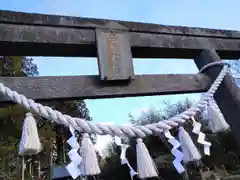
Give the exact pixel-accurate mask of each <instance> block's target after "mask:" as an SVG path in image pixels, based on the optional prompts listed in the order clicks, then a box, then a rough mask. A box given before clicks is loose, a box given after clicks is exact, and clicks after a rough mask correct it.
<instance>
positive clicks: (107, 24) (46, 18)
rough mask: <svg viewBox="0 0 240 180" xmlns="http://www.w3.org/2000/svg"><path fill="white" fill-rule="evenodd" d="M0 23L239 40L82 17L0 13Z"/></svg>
mask: <svg viewBox="0 0 240 180" xmlns="http://www.w3.org/2000/svg"><path fill="white" fill-rule="evenodd" d="M0 23H11V24H25V25H41V26H56V27H77V28H92V29H95V28H113V29H125V30H127V31H131V32H144V33H145V32H147V33H160V34H172V35H184V36H205V37H221V38H237V39H239V38H240V33H239V31H232V30H219V29H205V28H196V27H195V28H192V27H184V26H166V25H159V24H150V23H137V22H127V21H114V20H107V19H94V18H83V17H70V16H58V15H47V14H35V13H34V14H33V13H23V12H13V11H0Z"/></svg>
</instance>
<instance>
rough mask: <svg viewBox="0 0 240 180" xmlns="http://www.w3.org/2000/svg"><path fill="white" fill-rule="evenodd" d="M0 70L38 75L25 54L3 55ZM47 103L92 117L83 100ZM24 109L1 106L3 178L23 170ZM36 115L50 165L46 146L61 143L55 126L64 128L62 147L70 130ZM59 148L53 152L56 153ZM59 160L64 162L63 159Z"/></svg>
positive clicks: (0, 165) (0, 174) (44, 162)
mask: <svg viewBox="0 0 240 180" xmlns="http://www.w3.org/2000/svg"><path fill="white" fill-rule="evenodd" d="M0 73H1V74H0V75H1V76H18V77H21V76H37V75H39V72H38V68H37V65H36V64H34V61H33V59H32V58H27V57H23V56H1V57H0ZM44 104H45V105H48V106H50V107H52V108H54V109H57V110H59V111H61V112H62V113H65V114H68V115H70V116H73V117H81V118H85V119H86V120H91V118H90V115H89V111H88V109H87V107H86V104H85V102H84V101H48V102H44ZM25 113H26V110H25V109H24V108H22V107H20V106H19V105H7V106H5V105H4V106H0V120H1V121H0V125H1V126H0V179H1V177H2V178H4V179H8V178H10V179H14V178H16V177H20V176H19V175H20V174H18V173H19V172H20V171H19V170H20V169H19V167H20V166H19V164H20V157H19V156H18V144H19V140H20V138H21V128H22V123H23V119H24V116H25ZM36 119H37V121H38V126H39V134H40V137H41V143H42V144H43V146H44V150H43V152H41V153H40V155H41V156H42V158H41V160H42V162H41V164H42V167H44V166H48V161H47V160H48V157H49V154H48V153H46V150H47V149H48V147H47V146H49V145H50V144H52V143H53V144H54V145H53V146H54V147H55V148H56V147H57V146H59V144H56V143H57V141H56V130H59V129H61V130H63V132H64V133H63V134H62V136H61V138H62V140H63V141H64V142H63V145H61V146H60V149H64V146H65V145H64V144H66V143H65V140H66V139H67V137H66V136H68V133H69V132H68V129H67V128H64V127H63V126H56V125H55V126H53V125H54V124H52V123H51V122H49V121H46V120H45V119H42V118H40V117H37V116H36ZM46 122H47V123H46ZM57 137H58V136H57ZM58 149H59V147H58ZM57 151H58V150H56V152H53V153H55V154H56V153H57ZM60 161H61V162H62V161H63V159H61V160H60ZM18 179H19V178H18Z"/></svg>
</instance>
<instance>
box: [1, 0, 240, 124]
mask: <svg viewBox="0 0 240 180" xmlns="http://www.w3.org/2000/svg"><path fill="white" fill-rule="evenodd" d="M239 7H240V1H239V0H228V1H226V0H211V1H207V0H202V1H192V0H182V1H179V0H169V1H166V0H164V1H163V0H148V1H146V0H145V1H143V0H121V1H116V0H115V1H114V0H113V1H110V0H101V1H100V0H7V1H4V0H2V2H1V4H0V9H4V10H14V11H23V12H34V13H47V14H58V15H69V16H83V17H95V18H105V19H116V20H128V21H140V22H150V23H158V24H164V25H182V26H195V27H205V28H219V29H233V30H240V24H239V18H238V17H239V16H240V11H239ZM34 59H35V62H36V63H37V65H38V68H39V71H40V75H41V76H56V75H90V74H98V72H97V62H96V59H95V58H63V57H60V58H59V57H51V58H50V57H44V58H43V57H34ZM146 66H148V67H149V68H146ZM134 68H135V72H136V73H137V74H168V73H197V68H196V66H195V64H194V62H193V61H192V60H174V59H171V60H169V59H168V60H163V59H161V60H151V59H147V60H139V59H135V60H134ZM79 88H81V87H79ZM185 97H188V98H190V99H197V98H198V96H196V95H193V94H192V95H183V96H176V95H175V96H161V97H144V98H124V99H106V100H86V103H87V107H88V108H89V110H90V115H91V116H92V118H93V120H94V121H95V122H106V123H107V122H108V123H116V124H120V123H122V124H125V123H128V114H129V113H132V114H133V115H135V116H138V115H139V114H140V112H141V110H145V109H148V108H149V107H151V106H153V107H156V108H160V107H161V103H162V102H163V100H170V101H171V102H173V103H174V102H176V101H178V100H180V99H181V98H185ZM116 104H118V105H117V106H116Z"/></svg>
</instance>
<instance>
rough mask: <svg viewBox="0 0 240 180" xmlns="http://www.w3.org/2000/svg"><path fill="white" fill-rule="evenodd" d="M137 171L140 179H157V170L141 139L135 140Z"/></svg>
mask: <svg viewBox="0 0 240 180" xmlns="http://www.w3.org/2000/svg"><path fill="white" fill-rule="evenodd" d="M136 149H137V171H138V176H139V178H141V179H145V178H151V177H157V176H158V173H157V168H156V166H155V164H154V162H153V159H152V158H151V156H150V154H149V152H148V149H147V147H146V146H145V144H144V143H143V140H142V139H140V138H139V139H137V147H136Z"/></svg>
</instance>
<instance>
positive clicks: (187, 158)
mask: <svg viewBox="0 0 240 180" xmlns="http://www.w3.org/2000/svg"><path fill="white" fill-rule="evenodd" d="M178 138H179V141H180V144H181V149H182V153H183V162H184V163H188V162H192V161H197V160H200V159H201V155H200V153H199V151H198V149H197V148H196V146H195V144H194V143H193V141H192V139H191V137H190V136H189V134H188V133H187V131H186V130H185V129H184V128H183V127H179V132H178Z"/></svg>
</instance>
